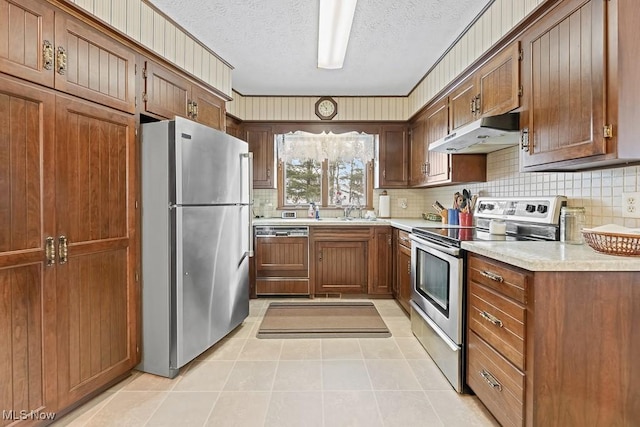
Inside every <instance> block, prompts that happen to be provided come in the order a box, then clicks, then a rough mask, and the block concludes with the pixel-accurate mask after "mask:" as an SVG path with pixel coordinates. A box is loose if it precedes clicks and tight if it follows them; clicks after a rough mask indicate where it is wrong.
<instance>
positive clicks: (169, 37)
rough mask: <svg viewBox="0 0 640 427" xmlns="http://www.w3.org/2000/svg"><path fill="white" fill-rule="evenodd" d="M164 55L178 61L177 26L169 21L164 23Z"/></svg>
mask: <svg viewBox="0 0 640 427" xmlns="http://www.w3.org/2000/svg"><path fill="white" fill-rule="evenodd" d="M164 57H165V58H167V59H168V60H169V61H171V62H173V63H174V64H175V63H176V26H175V25H174V24H173V23H171V22H169V21H166V22H165V24H164Z"/></svg>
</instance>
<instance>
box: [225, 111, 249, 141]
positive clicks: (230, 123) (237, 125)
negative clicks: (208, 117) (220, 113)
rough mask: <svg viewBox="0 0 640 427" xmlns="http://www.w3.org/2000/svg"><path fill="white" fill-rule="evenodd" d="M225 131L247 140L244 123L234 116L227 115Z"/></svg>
mask: <svg viewBox="0 0 640 427" xmlns="http://www.w3.org/2000/svg"><path fill="white" fill-rule="evenodd" d="M225 122H226V123H225V124H226V126H225V132H227V133H228V134H229V135H231V136H235V137H236V138H238V139H241V140H243V141H244V140H245V138H246V135H245V133H244V131H243V130H242V125H241V122H240V120H238V119H236V118H235V117H233V116H228V115H227V116H226V120H225Z"/></svg>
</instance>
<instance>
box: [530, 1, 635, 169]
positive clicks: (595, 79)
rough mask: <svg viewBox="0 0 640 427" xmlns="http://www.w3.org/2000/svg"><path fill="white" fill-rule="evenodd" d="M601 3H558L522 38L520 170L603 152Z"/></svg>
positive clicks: (603, 18)
mask: <svg viewBox="0 0 640 427" xmlns="http://www.w3.org/2000/svg"><path fill="white" fill-rule="evenodd" d="M607 7H609V6H608V2H604V1H601V0H592V1H588V2H584V1H581V2H577V1H567V2H564V3H563V4H561V5H560V6H558V7H557V8H556V9H554V10H553V11H552V12H550V13H549V14H548V15H547V16H545V17H544V18H543V19H542V20H541V21H539V22H538V23H537V24H536V25H535V26H534V27H532V28H531V29H530V30H529V31H527V32H526V33H525V35H524V36H523V38H522V47H523V49H524V69H525V70H526V72H525V73H524V75H523V78H524V79H525V84H524V89H525V90H524V95H525V99H524V100H523V101H524V108H523V113H522V114H521V128H524V129H525V130H526V131H528V140H527V141H525V144H524V145H525V147H524V148H523V152H522V157H521V160H522V163H521V165H522V167H523V169H524V170H527V168H531V167H534V168H533V169H534V170H535V166H539V165H545V164H552V163H557V162H563V161H568V160H574V159H581V158H587V157H590V156H595V155H601V154H605V153H607V138H605V135H604V126H605V125H606V124H607V122H606V111H605V106H606V105H607V104H606V103H607V92H606V90H605V74H606V58H605V54H606V51H607V40H606V34H605V28H606V21H607V16H606V8H607ZM635 13H636V14H637V12H635ZM636 42H637V39H636ZM636 77H637V76H636ZM636 102H637V101H636ZM636 120H637V118H636ZM550 167H553V166H552V165H550Z"/></svg>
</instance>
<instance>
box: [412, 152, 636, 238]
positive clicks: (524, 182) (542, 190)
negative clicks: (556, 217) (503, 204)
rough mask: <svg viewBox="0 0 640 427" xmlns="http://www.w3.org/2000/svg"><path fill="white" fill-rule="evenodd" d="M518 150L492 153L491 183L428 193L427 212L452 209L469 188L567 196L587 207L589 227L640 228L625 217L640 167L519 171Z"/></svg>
mask: <svg viewBox="0 0 640 427" xmlns="http://www.w3.org/2000/svg"><path fill="white" fill-rule="evenodd" d="M518 156H519V151H518V147H511V148H507V149H504V150H500V151H495V152H493V153H489V154H488V157H487V182H481V183H475V184H466V185H457V186H450V187H438V188H432V189H426V190H424V193H423V196H424V197H425V199H426V200H425V205H424V209H428V207H429V206H431V204H432V203H433V201H434V200H436V199H437V200H438V201H440V203H442V204H443V205H444V206H445V207H449V206H451V203H452V199H453V193H454V192H456V191H461V189H462V188H467V189H469V190H470V191H471V193H472V194H478V195H479V196H509V197H511V196H553V195H561V196H567V198H568V204H569V206H584V207H585V209H586V226H587V227H594V226H598V225H602V224H611V223H612V224H618V225H624V226H626V227H633V228H637V227H640V220H638V219H635V218H624V217H623V216H622V193H623V192H632V191H636V192H637V191H640V166H626V167H618V168H613V169H600V170H594V171H585V172H526V173H521V172H519V170H518V161H519V160H518V159H519V158H518Z"/></svg>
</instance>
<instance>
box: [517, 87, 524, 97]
mask: <svg viewBox="0 0 640 427" xmlns="http://www.w3.org/2000/svg"><path fill="white" fill-rule="evenodd" d="M523 93H524V88H523V87H522V86H520V87H519V88H518V96H519V97H522V94H523Z"/></svg>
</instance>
